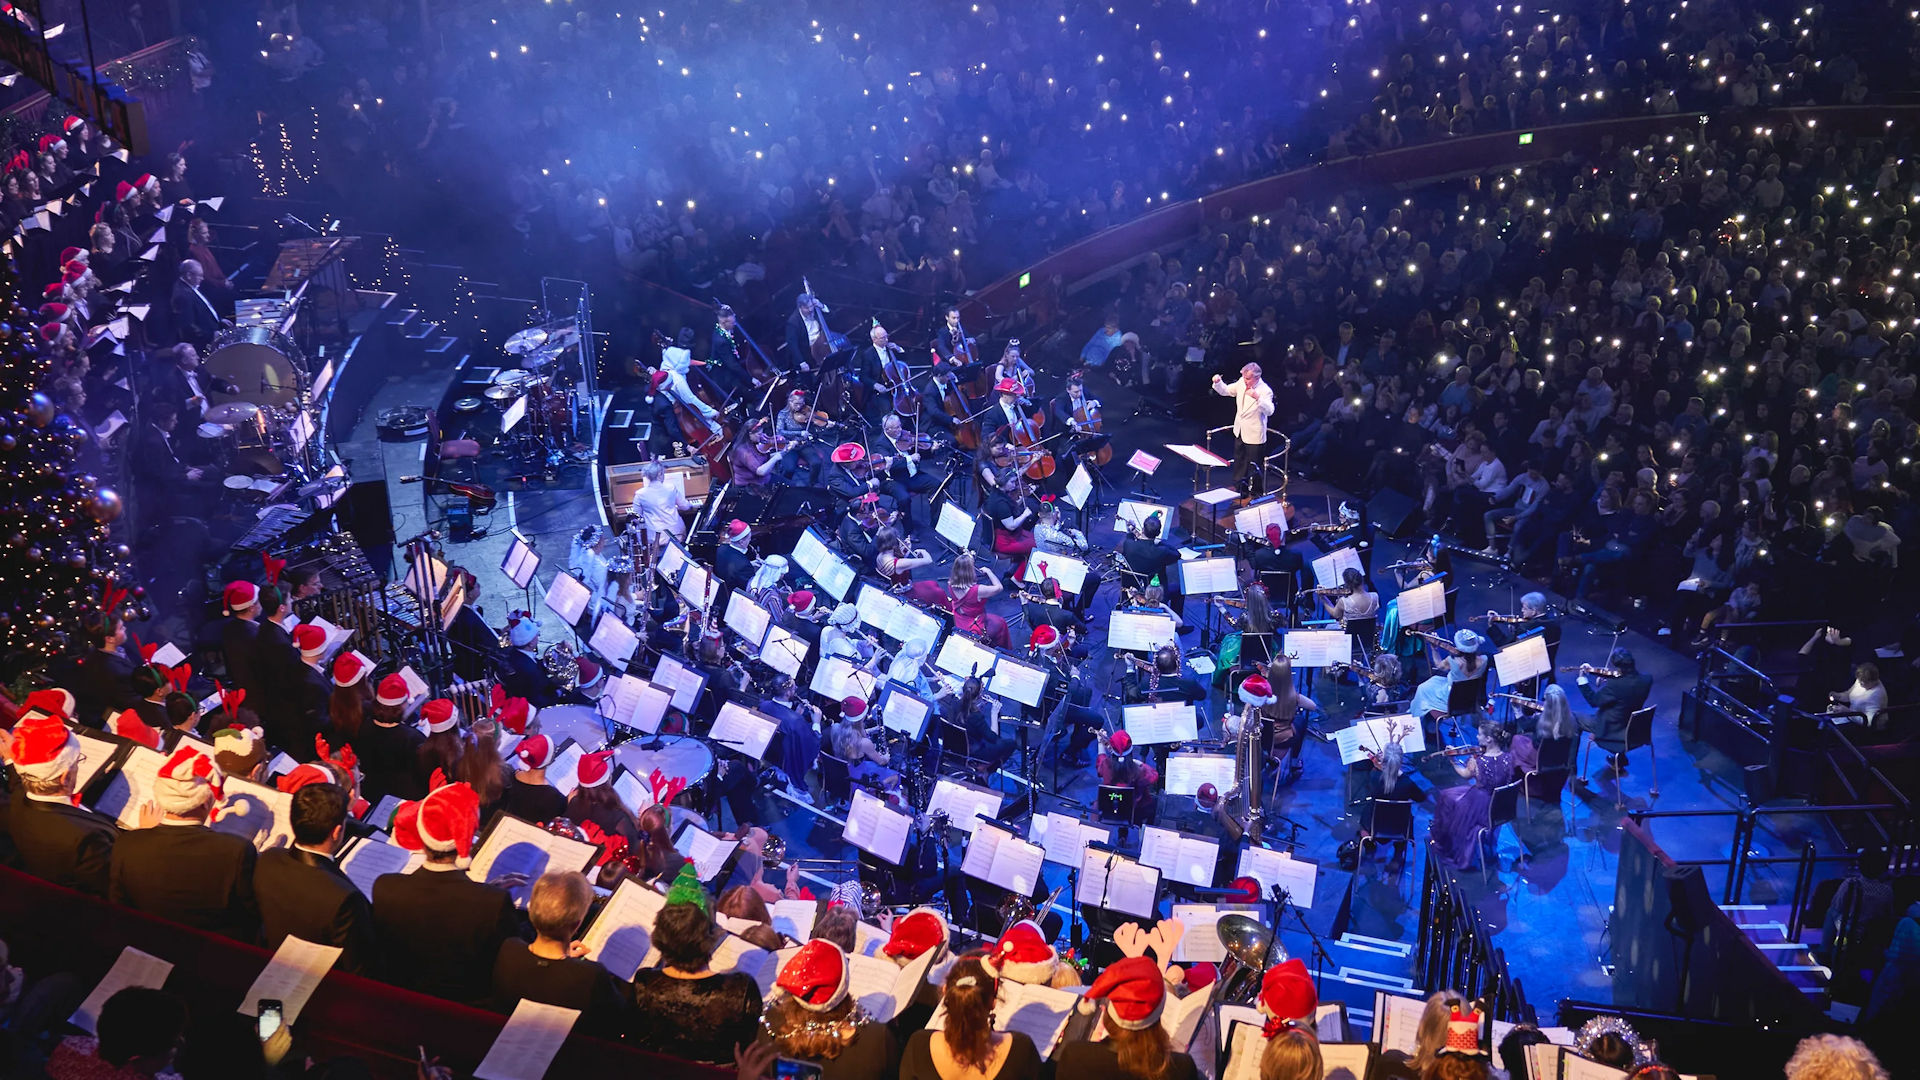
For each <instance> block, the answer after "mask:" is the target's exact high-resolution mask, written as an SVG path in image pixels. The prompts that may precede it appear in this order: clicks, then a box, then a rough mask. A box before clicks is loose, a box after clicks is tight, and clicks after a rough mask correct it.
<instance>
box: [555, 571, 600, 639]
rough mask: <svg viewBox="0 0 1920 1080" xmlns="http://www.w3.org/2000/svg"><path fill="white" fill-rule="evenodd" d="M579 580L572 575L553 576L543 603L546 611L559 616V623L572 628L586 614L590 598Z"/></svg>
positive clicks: (590, 594)
mask: <svg viewBox="0 0 1920 1080" xmlns="http://www.w3.org/2000/svg"><path fill="white" fill-rule="evenodd" d="M592 595H593V594H592V593H589V592H588V591H587V587H586V586H585V585H582V584H580V579H579V578H576V577H574V576H573V575H572V574H555V575H553V584H551V585H549V586H547V595H546V598H545V600H544V601H542V602H543V603H545V604H546V606H547V610H548V611H551V612H553V613H554V614H555V615H558V616H560V621H561V622H563V623H565V624H567V625H568V626H573V625H574V624H576V623H578V622H579V621H580V616H582V615H585V614H586V613H587V600H588V599H589V598H590V597H591V596H592Z"/></svg>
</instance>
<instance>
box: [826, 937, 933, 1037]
mask: <svg viewBox="0 0 1920 1080" xmlns="http://www.w3.org/2000/svg"><path fill="white" fill-rule="evenodd" d="M934 951H935V950H932V949H929V950H927V951H926V952H923V953H921V954H920V955H919V956H917V957H915V958H914V959H913V960H912V961H911V962H909V963H908V964H907V966H905V967H896V966H895V965H894V963H893V961H892V960H891V959H889V958H886V957H879V956H869V955H864V954H862V953H859V952H856V953H854V954H853V955H851V956H849V957H847V993H848V994H849V995H851V996H852V997H853V998H854V1000H856V1001H858V1002H859V1003H860V1006H861V1007H862V1008H864V1009H866V1010H867V1012H868V1013H869V1014H871V1015H872V1016H873V1018H874V1019H875V1020H877V1021H879V1022H880V1023H883V1024H884V1023H887V1022H888V1021H890V1020H892V1019H893V1018H894V1017H895V1016H897V1015H898V1014H899V1012H900V1010H901V1008H903V1007H904V1006H906V1005H907V1004H908V1003H909V1002H911V1001H912V1000H913V996H914V994H915V993H917V992H918V991H919V989H920V984H921V982H922V981H924V980H925V979H926V977H927V969H928V968H929V967H931V966H932V965H933V955H934Z"/></svg>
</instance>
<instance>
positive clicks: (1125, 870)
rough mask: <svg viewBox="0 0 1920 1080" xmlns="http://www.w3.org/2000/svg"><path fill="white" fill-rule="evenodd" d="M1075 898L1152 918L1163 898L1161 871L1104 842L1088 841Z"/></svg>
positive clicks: (1106, 908)
mask: <svg viewBox="0 0 1920 1080" xmlns="http://www.w3.org/2000/svg"><path fill="white" fill-rule="evenodd" d="M1073 898H1074V899H1075V900H1076V901H1078V902H1080V903H1082V904H1087V905H1089V906H1092V907H1097V908H1101V909H1104V910H1106V911H1117V912H1120V913H1121V914H1123V915H1137V916H1139V917H1141V918H1149V919H1150V918H1152V917H1153V914H1154V905H1156V904H1158V903H1159V901H1160V871H1159V869H1158V868H1156V867H1152V866H1146V865H1143V864H1142V863H1140V862H1139V861H1138V860H1136V859H1130V858H1128V857H1127V856H1125V855H1122V854H1120V853H1119V852H1117V851H1113V850H1111V849H1109V848H1107V847H1105V846H1104V845H1101V844H1088V845H1087V847H1086V850H1085V851H1083V852H1082V853H1081V855H1080V876H1079V880H1078V881H1077V882H1075V886H1074V890H1073Z"/></svg>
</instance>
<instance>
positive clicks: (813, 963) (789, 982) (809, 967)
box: [774, 938, 848, 1012]
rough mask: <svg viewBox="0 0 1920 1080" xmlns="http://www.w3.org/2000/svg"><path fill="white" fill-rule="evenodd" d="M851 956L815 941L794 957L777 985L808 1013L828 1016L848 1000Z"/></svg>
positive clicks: (782, 972) (782, 971)
mask: <svg viewBox="0 0 1920 1080" xmlns="http://www.w3.org/2000/svg"><path fill="white" fill-rule="evenodd" d="M847 982H848V975H847V954H845V953H843V952H841V951H840V946H838V945H835V944H834V943H833V942H831V941H826V940H824V939H822V938H814V939H813V940H812V941H809V942H807V943H806V944H805V945H802V946H800V951H798V952H796V953H794V954H793V957H792V959H790V960H788V961H787V963H786V966H785V967H782V968H781V969H780V977H779V978H778V979H776V980H774V985H775V986H776V987H778V988H779V989H780V990H781V991H782V992H784V993H785V994H786V995H787V996H789V997H791V998H793V1000H794V1001H795V1002H797V1003H798V1004H799V1006H800V1007H801V1008H803V1009H805V1010H807V1011H808V1012H827V1011H829V1010H831V1009H833V1008H835V1007H836V1006H838V1005H839V1004H840V1003H841V1002H843V1001H845V1000H847Z"/></svg>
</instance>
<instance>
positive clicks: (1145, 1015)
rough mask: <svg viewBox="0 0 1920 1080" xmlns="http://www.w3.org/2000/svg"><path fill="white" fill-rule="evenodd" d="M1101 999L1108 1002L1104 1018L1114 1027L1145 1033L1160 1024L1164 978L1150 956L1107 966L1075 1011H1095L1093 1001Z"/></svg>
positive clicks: (1134, 957) (1164, 990) (1132, 957)
mask: <svg viewBox="0 0 1920 1080" xmlns="http://www.w3.org/2000/svg"><path fill="white" fill-rule="evenodd" d="M1102 998H1104V999H1106V1002H1107V1019H1108V1020H1111V1021H1112V1022H1113V1025H1114V1026H1115V1027H1119V1028H1125V1029H1126V1030H1128V1031H1145V1030H1146V1029H1147V1028H1150V1027H1152V1026H1154V1025H1155V1024H1158V1023H1159V1022H1160V1012H1161V1010H1162V1009H1164V1008H1165V1007H1166V1004H1167V980H1166V976H1165V975H1163V974H1162V973H1161V971H1160V965H1159V964H1158V963H1156V962H1155V961H1154V960H1153V959H1152V958H1151V957H1146V956H1129V957H1127V958H1126V959H1125V960H1121V961H1118V962H1116V963H1112V964H1109V965H1107V970H1105V971H1103V972H1101V973H1100V977H1099V978H1097V979H1095V980H1093V985H1092V986H1089V987H1087V992H1086V994H1085V995H1084V996H1083V997H1082V998H1081V999H1080V1005H1079V1006H1078V1008H1079V1009H1080V1011H1081V1012H1083V1013H1090V1012H1092V1011H1093V1010H1094V1009H1095V1008H1098V1006H1097V1005H1095V1004H1094V1002H1097V1001H1099V1000H1101V999H1102Z"/></svg>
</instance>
